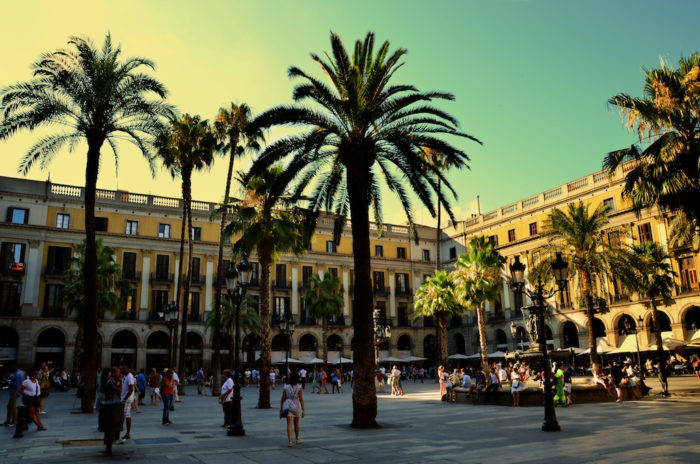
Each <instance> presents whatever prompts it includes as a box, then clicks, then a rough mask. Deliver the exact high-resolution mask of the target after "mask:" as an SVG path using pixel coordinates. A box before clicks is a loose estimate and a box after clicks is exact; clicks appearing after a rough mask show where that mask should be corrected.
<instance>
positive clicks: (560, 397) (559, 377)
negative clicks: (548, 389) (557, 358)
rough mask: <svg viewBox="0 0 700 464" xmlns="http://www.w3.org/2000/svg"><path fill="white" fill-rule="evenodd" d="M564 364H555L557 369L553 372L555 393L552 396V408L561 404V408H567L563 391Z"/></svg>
mask: <svg viewBox="0 0 700 464" xmlns="http://www.w3.org/2000/svg"><path fill="white" fill-rule="evenodd" d="M562 367H564V363H561V362H560V363H557V369H556V371H555V372H554V379H555V382H556V383H555V386H554V388H555V389H556V393H555V395H554V406H556V405H557V403H559V402H561V404H562V405H563V406H568V405H569V403H568V402H567V401H566V392H565V391H564V369H562Z"/></svg>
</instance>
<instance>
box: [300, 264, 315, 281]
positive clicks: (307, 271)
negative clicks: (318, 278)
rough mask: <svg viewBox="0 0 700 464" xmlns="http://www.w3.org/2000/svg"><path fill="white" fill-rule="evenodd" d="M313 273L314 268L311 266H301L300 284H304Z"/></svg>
mask: <svg viewBox="0 0 700 464" xmlns="http://www.w3.org/2000/svg"><path fill="white" fill-rule="evenodd" d="M313 273H314V268H313V267H311V266H302V267H301V284H302V285H306V282H308V281H309V279H311V275H312V274H313Z"/></svg>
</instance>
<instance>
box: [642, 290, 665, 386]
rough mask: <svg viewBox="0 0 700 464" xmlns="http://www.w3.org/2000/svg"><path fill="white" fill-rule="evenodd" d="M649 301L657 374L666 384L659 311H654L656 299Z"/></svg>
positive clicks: (651, 298)
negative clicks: (657, 363) (657, 365)
mask: <svg viewBox="0 0 700 464" xmlns="http://www.w3.org/2000/svg"><path fill="white" fill-rule="evenodd" d="M649 300H650V301H651V322H652V324H653V325H654V342H655V343H656V358H657V360H658V362H659V373H660V374H661V376H662V377H663V379H662V382H665V383H667V384H668V382H666V369H665V368H664V364H665V363H666V353H665V352H664V345H663V339H662V338H661V322H660V321H659V310H658V309H656V298H655V297H654V296H652V295H649ZM640 368H641V366H640ZM667 391H668V390H667Z"/></svg>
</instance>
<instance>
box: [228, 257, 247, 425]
mask: <svg viewBox="0 0 700 464" xmlns="http://www.w3.org/2000/svg"><path fill="white" fill-rule="evenodd" d="M237 267H238V270H236V268H235V267H233V263H231V265H230V266H229V268H228V269H227V270H226V273H225V276H224V277H225V279H226V291H227V292H228V297H229V300H230V301H231V304H233V305H234V306H235V308H236V320H235V323H234V325H235V327H234V329H235V337H234V345H235V348H234V349H235V351H234V359H233V364H234V369H235V377H234V383H233V423H232V424H231V425H230V426H229V429H228V435H230V436H237V437H240V436H243V435H245V430H244V429H243V419H242V418H241V367H240V364H239V357H238V351H239V350H238V346H239V337H240V315H241V303H242V302H243V297H245V294H246V292H247V291H248V284H249V283H250V274H251V272H252V270H253V267H252V266H251V265H250V263H249V262H248V258H247V257H245V256H243V260H242V261H241V262H240V263H239V264H238V266H237Z"/></svg>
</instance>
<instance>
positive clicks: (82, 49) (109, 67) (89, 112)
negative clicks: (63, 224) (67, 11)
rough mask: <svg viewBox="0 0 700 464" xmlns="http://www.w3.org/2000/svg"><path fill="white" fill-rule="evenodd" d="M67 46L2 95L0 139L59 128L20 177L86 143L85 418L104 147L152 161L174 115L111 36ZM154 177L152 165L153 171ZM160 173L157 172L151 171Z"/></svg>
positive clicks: (89, 405)
mask: <svg viewBox="0 0 700 464" xmlns="http://www.w3.org/2000/svg"><path fill="white" fill-rule="evenodd" d="M68 47H69V48H65V49H59V50H56V51H53V52H49V53H45V54H43V55H42V56H41V58H40V59H39V60H38V61H37V62H35V63H34V65H33V69H34V73H33V74H34V77H33V79H31V80H29V81H26V82H20V83H17V84H14V85H11V86H8V87H5V88H4V89H2V90H0V111H1V113H2V118H1V119H0V140H4V139H7V138H9V137H10V136H12V135H13V134H14V133H15V132H17V131H19V130H21V129H27V130H34V129H35V128H38V127H51V128H52V129H54V128H61V129H62V130H59V131H57V132H53V133H50V134H49V135H45V136H43V137H41V138H40V139H39V140H38V141H37V142H36V143H35V144H34V145H33V146H32V147H31V148H30V149H29V151H28V152H27V154H26V155H25V156H24V157H23V158H22V161H21V163H20V165H19V172H21V173H22V174H27V172H29V170H30V169H31V168H32V167H33V166H34V164H35V163H36V162H39V165H40V167H41V168H42V169H43V168H46V167H47V166H48V165H49V164H50V163H51V161H52V160H53V158H54V156H55V155H56V154H57V153H59V152H60V151H61V150H62V149H63V148H64V147H66V146H67V147H68V149H69V151H72V150H73V149H75V147H76V145H77V144H78V143H79V142H81V141H85V142H87V163H86V167H85V194H84V198H85V238H86V242H85V266H86V268H85V271H86V272H85V308H86V310H85V317H84V319H83V320H82V321H81V323H82V325H83V330H84V333H85V346H87V347H88V350H87V351H86V352H85V356H84V358H83V367H84V368H83V373H84V374H86V375H83V379H84V381H85V393H84V394H83V397H82V400H81V409H82V411H83V412H84V413H92V412H93V411H94V408H93V406H94V404H95V392H96V383H95V382H96V377H95V376H94V375H87V374H89V373H92V372H95V371H96V370H97V350H96V349H94V348H95V347H96V346H97V295H98V284H97V248H96V245H95V232H96V230H95V229H96V226H95V192H96V190H97V176H98V173H99V168H100V153H101V149H102V145H103V144H104V143H105V142H106V143H107V144H108V145H109V146H110V148H111V150H112V152H113V153H114V155H115V158H116V156H117V153H118V151H117V150H118V144H117V141H118V140H119V139H122V140H123V139H126V140H128V141H129V142H131V143H133V144H134V145H136V146H137V147H138V149H139V150H140V151H141V153H142V154H143V155H144V157H145V158H146V159H147V160H148V161H149V162H150V161H151V159H152V158H151V143H150V142H151V141H152V137H153V136H154V135H155V134H157V133H158V132H159V131H160V130H161V128H162V126H163V118H164V117H169V116H171V115H172V113H173V111H172V108H171V107H170V106H169V105H167V104H165V103H164V101H163V100H164V99H165V96H166V90H165V87H164V86H163V85H162V84H161V83H160V82H158V81H157V80H156V79H155V78H153V77H151V76H149V75H147V74H144V73H141V72H140V68H143V67H145V68H150V69H153V68H154V64H153V62H152V61H150V60H148V59H146V58H126V59H122V58H121V47H120V46H118V45H117V46H115V45H114V44H113V43H112V38H111V36H110V35H109V34H107V36H106V37H105V41H104V45H103V46H102V48H101V49H97V48H96V47H95V45H94V44H93V43H92V42H91V41H90V40H89V39H87V38H81V37H71V38H70V39H69V41H68ZM151 169H152V171H153V164H151ZM153 172H154V171H153Z"/></svg>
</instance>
